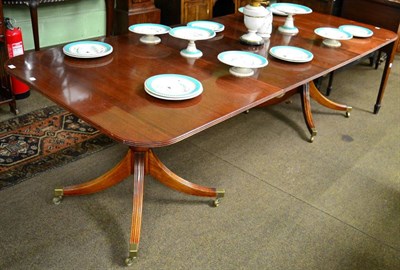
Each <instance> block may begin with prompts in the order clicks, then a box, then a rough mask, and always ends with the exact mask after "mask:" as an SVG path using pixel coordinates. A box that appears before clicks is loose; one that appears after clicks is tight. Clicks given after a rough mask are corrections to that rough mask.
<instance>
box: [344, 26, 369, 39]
mask: <svg viewBox="0 0 400 270" xmlns="http://www.w3.org/2000/svg"><path fill="white" fill-rule="evenodd" d="M339 29H340V30H342V31H345V32H347V33H350V34H352V35H353V36H354V37H360V38H366V37H370V36H372V35H373V34H374V32H372V31H371V30H369V29H368V28H365V27H361V26H357V25H351V24H346V25H341V26H339Z"/></svg>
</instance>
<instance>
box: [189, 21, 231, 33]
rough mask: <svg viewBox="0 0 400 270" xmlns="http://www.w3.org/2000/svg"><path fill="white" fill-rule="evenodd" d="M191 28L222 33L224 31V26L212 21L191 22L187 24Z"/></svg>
mask: <svg viewBox="0 0 400 270" xmlns="http://www.w3.org/2000/svg"><path fill="white" fill-rule="evenodd" d="M187 25H188V26H192V27H202V28H207V29H210V30H213V31H214V32H216V33H218V32H222V31H224V29H225V26H224V25H223V24H221V23H217V22H213V21H192V22H189V23H188V24H187Z"/></svg>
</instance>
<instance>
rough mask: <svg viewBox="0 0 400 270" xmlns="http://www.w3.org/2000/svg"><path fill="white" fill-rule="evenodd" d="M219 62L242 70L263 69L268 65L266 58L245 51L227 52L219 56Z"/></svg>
mask: <svg viewBox="0 0 400 270" xmlns="http://www.w3.org/2000/svg"><path fill="white" fill-rule="evenodd" d="M218 60H219V61H221V62H222V63H224V64H227V65H230V66H233V67H241V68H261V67H265V66H266V65H268V60H267V59H266V58H265V57H263V56H261V55H259V54H255V53H252V52H245V51H225V52H222V53H220V54H218Z"/></svg>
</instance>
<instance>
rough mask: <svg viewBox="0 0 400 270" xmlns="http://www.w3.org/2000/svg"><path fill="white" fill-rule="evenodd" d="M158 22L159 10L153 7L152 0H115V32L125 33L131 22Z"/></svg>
mask: <svg viewBox="0 0 400 270" xmlns="http://www.w3.org/2000/svg"><path fill="white" fill-rule="evenodd" d="M164 2H166V3H168V2H170V1H164ZM159 22H160V10H159V9H158V8H156V7H155V5H154V0H116V6H115V34H117V35H119V34H123V33H127V32H128V27H129V26H130V25H132V24H136V23H159Z"/></svg>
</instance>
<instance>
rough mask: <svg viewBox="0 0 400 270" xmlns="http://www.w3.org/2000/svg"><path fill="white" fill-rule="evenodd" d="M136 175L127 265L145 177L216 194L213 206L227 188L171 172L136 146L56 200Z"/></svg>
mask: <svg viewBox="0 0 400 270" xmlns="http://www.w3.org/2000/svg"><path fill="white" fill-rule="evenodd" d="M132 174H133V181H134V182H133V211H132V223H131V235H130V246H129V257H128V258H127V259H126V260H125V263H126V264H127V265H130V264H132V263H133V259H134V258H136V257H137V253H138V248H139V240H140V229H141V224H142V205H143V186H144V177H145V175H147V174H150V175H151V176H153V177H154V178H155V179H157V180H158V181H160V182H161V183H162V184H164V185H166V186H167V187H169V188H171V189H174V190H177V191H180V192H183V193H186V194H190V195H195V196H203V197H214V198H216V199H215V200H214V202H213V205H214V206H218V204H219V203H220V200H221V198H222V197H224V194H225V191H224V190H223V189H215V188H209V187H205V186H200V185H197V184H194V183H191V182H189V181H187V180H185V179H183V178H181V177H179V176H178V175H176V174H175V173H173V172H172V171H170V170H169V169H168V168H167V167H166V166H165V165H164V164H163V163H162V162H161V161H160V160H159V159H158V158H157V157H156V155H155V154H154V153H153V151H152V150H151V149H135V148H133V147H131V148H130V149H129V151H128V153H127V154H126V155H125V157H124V158H123V159H122V160H121V161H120V162H119V163H118V164H117V165H116V166H115V167H114V168H112V169H111V170H109V171H108V172H106V173H105V174H103V175H102V176H100V177H98V178H95V179H93V180H91V181H88V182H86V183H83V184H79V185H73V186H68V187H64V188H57V189H55V191H54V198H53V202H54V203H55V204H59V203H60V202H61V200H62V198H63V197H64V196H75V195H86V194H92V193H96V192H99V191H102V190H105V189H107V188H109V187H112V186H114V185H116V184H118V183H120V182H121V181H123V180H125V179H126V178H127V177H128V176H130V175H132Z"/></svg>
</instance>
